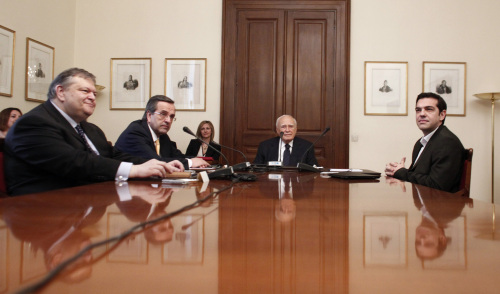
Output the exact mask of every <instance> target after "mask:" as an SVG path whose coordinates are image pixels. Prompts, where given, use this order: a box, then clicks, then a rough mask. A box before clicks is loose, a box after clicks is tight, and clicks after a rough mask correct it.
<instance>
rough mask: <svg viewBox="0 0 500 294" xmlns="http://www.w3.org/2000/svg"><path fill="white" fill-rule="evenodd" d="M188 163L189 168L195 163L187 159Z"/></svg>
mask: <svg viewBox="0 0 500 294" xmlns="http://www.w3.org/2000/svg"><path fill="white" fill-rule="evenodd" d="M186 159H187V161H188V166H189V167H190V168H191V167H192V166H193V161H192V160H191V159H189V158H186Z"/></svg>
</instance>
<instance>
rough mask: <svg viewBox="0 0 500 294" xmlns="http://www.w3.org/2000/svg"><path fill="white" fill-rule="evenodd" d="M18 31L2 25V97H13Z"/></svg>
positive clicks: (0, 73)
mask: <svg viewBox="0 0 500 294" xmlns="http://www.w3.org/2000/svg"><path fill="white" fill-rule="evenodd" d="M15 48H16V31H13V30H11V29H9V28H7V27H4V26H1V25H0V96H6V97H12V89H13V88H14V78H13V77H14V54H15Z"/></svg>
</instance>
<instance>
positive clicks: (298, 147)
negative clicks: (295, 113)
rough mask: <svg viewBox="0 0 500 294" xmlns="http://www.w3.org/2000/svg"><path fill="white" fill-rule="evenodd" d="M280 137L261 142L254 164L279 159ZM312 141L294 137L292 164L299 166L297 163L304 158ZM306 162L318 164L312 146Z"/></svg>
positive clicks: (291, 155) (305, 159)
mask: <svg viewBox="0 0 500 294" xmlns="http://www.w3.org/2000/svg"><path fill="white" fill-rule="evenodd" d="M279 143H280V137H274V138H271V139H269V140H266V141H264V142H261V143H260V144H259V149H258V150H257V155H256V156H255V159H254V161H253V163H254V164H266V163H267V162H269V161H277V160H278V152H279V145H280V144H279ZM311 144H312V143H311V142H309V141H307V140H304V139H301V138H299V137H295V138H294V139H293V148H292V154H290V166H297V163H299V161H300V160H301V159H302V157H303V156H304V153H305V152H306V150H307V148H309V147H310V146H311ZM304 163H307V164H309V165H318V161H317V160H316V156H314V148H311V149H310V150H309V151H308V152H307V155H306V156H305V158H304Z"/></svg>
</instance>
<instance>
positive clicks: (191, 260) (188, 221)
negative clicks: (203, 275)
mask: <svg viewBox="0 0 500 294" xmlns="http://www.w3.org/2000/svg"><path fill="white" fill-rule="evenodd" d="M172 225H173V227H174V237H173V239H172V241H170V242H169V243H166V244H165V245H163V248H162V260H163V263H164V264H203V253H204V248H203V247H204V240H203V237H204V230H205V228H204V227H205V216H204V215H202V214H186V215H179V216H176V217H174V218H172Z"/></svg>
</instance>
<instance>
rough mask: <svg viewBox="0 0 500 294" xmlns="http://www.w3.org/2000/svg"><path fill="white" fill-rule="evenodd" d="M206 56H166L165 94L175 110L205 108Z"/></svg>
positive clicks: (202, 109)
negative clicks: (173, 103) (170, 99)
mask: <svg viewBox="0 0 500 294" xmlns="http://www.w3.org/2000/svg"><path fill="white" fill-rule="evenodd" d="M206 82H207V59H206V58H190V59H188V58H166V59H165V95H166V96H168V97H170V98H172V99H173V100H174V101H175V109H176V110H192V111H205V110H206Z"/></svg>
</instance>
